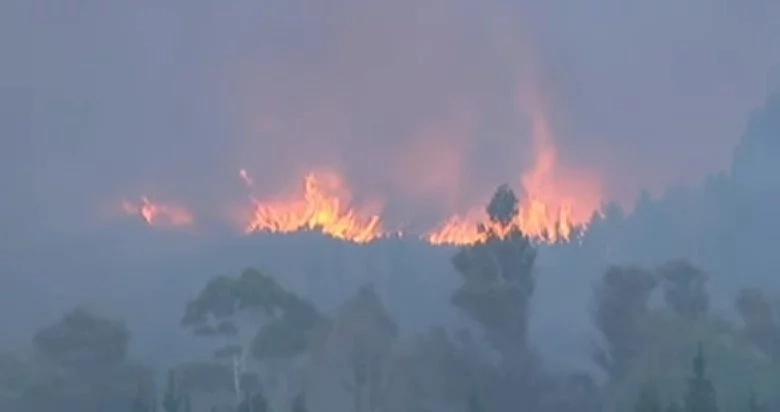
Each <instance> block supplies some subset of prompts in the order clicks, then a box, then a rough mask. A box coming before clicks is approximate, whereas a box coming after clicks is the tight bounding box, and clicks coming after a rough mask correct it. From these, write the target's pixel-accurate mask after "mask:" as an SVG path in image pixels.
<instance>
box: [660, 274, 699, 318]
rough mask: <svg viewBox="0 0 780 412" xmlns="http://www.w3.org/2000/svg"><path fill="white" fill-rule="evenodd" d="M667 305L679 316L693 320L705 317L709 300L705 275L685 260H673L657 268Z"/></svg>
mask: <svg viewBox="0 0 780 412" xmlns="http://www.w3.org/2000/svg"><path fill="white" fill-rule="evenodd" d="M659 272H660V277H661V278H662V279H663V280H664V281H665V283H664V298H665V299H666V303H667V305H668V306H669V307H670V308H671V309H672V310H674V311H675V312H676V313H677V314H678V315H679V316H682V317H684V318H688V319H690V320H695V319H696V318H699V317H700V316H703V315H706V313H707V310H708V309H709V299H708V297H707V291H706V290H705V284H706V283H707V275H706V274H705V273H704V272H703V271H702V270H701V269H699V268H697V267H695V266H693V265H692V264H691V263H690V262H688V261H686V260H674V261H670V262H667V263H665V264H664V265H662V266H661V267H660V268H659Z"/></svg>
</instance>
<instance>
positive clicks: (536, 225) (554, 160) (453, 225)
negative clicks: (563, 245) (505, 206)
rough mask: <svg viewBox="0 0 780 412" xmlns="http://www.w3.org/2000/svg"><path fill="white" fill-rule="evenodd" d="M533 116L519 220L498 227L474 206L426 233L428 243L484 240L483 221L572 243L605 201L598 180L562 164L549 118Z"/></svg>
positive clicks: (550, 240)
mask: <svg viewBox="0 0 780 412" xmlns="http://www.w3.org/2000/svg"><path fill="white" fill-rule="evenodd" d="M531 120H532V122H533V123H532V136H533V143H534V149H535V153H536V157H535V162H534V167H533V168H532V169H531V170H530V171H528V172H527V173H525V174H524V175H523V176H522V178H521V181H520V183H521V187H522V190H521V195H522V196H521V201H520V205H519V208H518V209H519V210H518V214H517V217H516V219H515V220H514V221H513V222H511V223H510V225H509V227H500V226H499V225H496V224H493V223H492V222H490V221H489V219H488V216H487V213H486V212H485V211H484V209H475V210H472V211H470V212H469V213H467V214H466V215H464V216H454V217H452V218H450V219H448V220H447V221H446V222H444V224H442V225H441V226H439V227H438V228H436V229H434V230H433V231H432V232H431V233H429V234H428V235H427V236H425V239H426V240H427V241H429V242H430V243H432V244H436V245H443V244H451V245H469V244H474V243H479V242H483V241H485V240H486V236H487V235H486V233H485V231H483V230H480V225H482V226H483V227H487V228H490V229H492V232H493V233H497V234H499V236H501V234H502V233H503V234H505V233H507V232H508V230H509V229H511V228H517V229H520V230H521V231H522V232H523V233H525V234H526V235H527V236H529V237H531V238H532V239H534V240H536V241H540V242H544V243H557V242H565V241H570V240H572V238H573V236H574V235H575V234H576V233H581V232H582V231H583V230H584V229H585V227H586V226H587V223H588V222H589V221H590V218H591V216H592V215H593V213H594V212H596V211H597V210H598V208H599V206H600V204H601V188H600V186H599V184H598V180H596V179H594V178H593V177H592V176H589V175H587V174H584V173H582V172H581V171H579V172H577V173H575V172H573V171H571V170H566V169H564V168H563V167H561V166H560V165H559V164H558V152H557V149H556V147H555V144H554V142H553V140H552V138H551V135H550V127H549V123H548V121H547V118H546V116H544V114H543V113H542V112H541V111H539V110H535V111H534V112H533V115H532V119H531Z"/></svg>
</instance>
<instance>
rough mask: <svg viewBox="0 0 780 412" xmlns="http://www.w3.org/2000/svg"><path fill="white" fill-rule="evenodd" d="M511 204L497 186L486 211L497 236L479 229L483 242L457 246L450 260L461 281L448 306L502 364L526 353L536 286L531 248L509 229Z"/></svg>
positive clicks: (513, 200) (510, 197)
mask: <svg viewBox="0 0 780 412" xmlns="http://www.w3.org/2000/svg"><path fill="white" fill-rule="evenodd" d="M516 203H517V198H516V197H515V196H514V193H512V191H511V189H509V187H508V186H506V185H504V186H501V187H499V189H498V190H497V191H496V194H495V195H494V196H493V199H492V200H491V202H490V205H489V206H488V213H489V214H490V215H491V220H493V221H494V222H496V223H498V224H500V225H503V227H502V229H499V230H501V232H502V233H497V232H496V231H495V230H494V229H493V228H492V227H488V228H482V230H484V231H485V232H486V234H487V241H486V242H483V243H477V244H475V245H471V246H466V247H464V248H462V249H461V250H460V251H459V252H458V253H457V254H456V255H455V256H454V257H453V260H452V263H453V265H454V267H455V269H456V270H457V271H458V273H459V274H460V275H461V277H462V278H463V284H462V285H461V286H460V288H458V290H456V291H455V293H454V295H453V296H452V302H453V304H454V305H455V306H457V307H458V308H460V309H461V310H462V311H463V312H464V313H465V314H466V315H468V316H469V317H470V318H471V319H473V320H474V321H476V322H477V323H478V324H479V325H480V326H481V327H482V329H483V331H484V332H485V336H486V338H487V340H488V341H489V342H490V343H491V344H492V345H493V347H494V348H495V349H497V350H498V351H499V352H500V353H501V354H502V356H504V358H505V361H507V362H509V361H512V362H515V361H518V360H520V359H523V358H524V357H525V355H527V345H528V342H527V334H528V305H529V302H530V299H531V295H532V294H533V291H534V286H535V281H534V278H533V267H534V262H535V260H536V250H535V248H534V247H533V246H532V245H531V242H530V239H529V238H528V237H527V236H526V235H525V234H524V233H522V232H521V231H520V230H519V229H518V228H517V227H516V226H514V225H512V226H509V222H511V221H512V220H513V219H514V218H515V217H516V214H517V205H516ZM504 232H505V233H504Z"/></svg>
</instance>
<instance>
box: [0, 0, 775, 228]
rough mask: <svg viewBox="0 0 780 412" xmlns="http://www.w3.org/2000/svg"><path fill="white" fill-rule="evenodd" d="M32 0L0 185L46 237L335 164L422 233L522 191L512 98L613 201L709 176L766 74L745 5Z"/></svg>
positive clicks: (273, 187) (22, 26)
mask: <svg viewBox="0 0 780 412" xmlns="http://www.w3.org/2000/svg"><path fill="white" fill-rule="evenodd" d="M49 3H50V2H45V1H32V2H8V3H7V4H4V5H3V6H2V7H3V10H2V11H3V13H0V14H2V15H3V16H4V17H2V23H4V24H3V25H2V26H3V29H2V30H3V33H4V34H5V35H4V36H3V38H4V40H3V43H2V44H3V46H4V47H3V49H4V51H5V53H4V54H5V59H4V60H6V61H10V63H9V64H8V65H7V66H6V67H5V68H4V69H3V75H2V84H3V87H2V95H1V96H0V102H2V104H1V105H0V106H1V107H11V108H13V110H10V111H3V113H6V114H5V115H3V118H2V119H3V121H2V123H0V124H1V125H2V126H0V127H2V132H3V136H4V137H3V144H4V146H5V145H6V144H7V143H9V146H12V147H13V150H3V151H2V153H3V160H4V162H3V166H1V167H2V170H1V171H2V174H3V188H4V189H7V193H13V196H12V197H13V202H14V203H18V206H14V208H13V210H19V211H24V212H19V213H26V214H27V215H29V216H28V218H27V219H26V221H27V222H32V223H29V224H30V225H36V226H37V227H40V228H45V229H47V230H55V229H56V230H79V229H82V228H84V227H87V226H89V225H92V224H95V215H96V212H95V210H96V208H97V207H98V206H97V205H101V204H102V203H103V202H105V201H106V199H117V198H120V197H124V196H129V197H132V198H138V197H139V196H141V195H149V196H151V197H165V198H169V199H172V200H175V201H176V202H180V203H182V204H187V205H197V206H193V208H195V209H196V210H194V213H195V215H196V216H201V215H204V214H215V213H221V212H220V211H221V208H223V207H224V204H225V203H226V202H229V201H233V202H240V201H243V200H245V191H244V190H243V185H242V182H241V181H240V179H238V178H237V176H236V173H237V171H238V170H239V169H240V168H246V169H247V170H249V171H250V172H251V173H252V176H254V177H255V180H256V182H255V186H256V189H257V191H259V192H262V193H271V194H273V193H278V192H280V191H287V190H289V188H290V187H294V186H295V185H298V184H299V182H300V179H301V178H302V176H303V175H304V174H305V173H306V172H307V171H309V170H310V169H317V168H327V169H330V170H339V171H340V172H342V173H343V174H344V175H345V177H346V179H347V180H348V181H349V182H350V183H351V184H352V185H353V186H354V187H353V193H354V194H355V196H356V197H358V198H359V197H360V196H365V197H367V198H369V199H375V198H377V197H381V198H382V200H383V201H384V202H385V215H386V216H387V217H388V219H394V220H396V221H397V222H400V223H414V222H406V220H408V219H411V218H413V217H414V216H412V215H411V213H410V211H414V212H415V216H423V217H424V219H426V220H427V221H428V223H431V222H435V221H437V220H439V219H441V218H443V217H445V216H447V215H449V214H450V213H452V212H457V211H462V210H463V209H464V208H467V207H470V206H472V205H476V204H481V203H482V202H484V200H485V199H486V198H487V196H489V193H490V192H491V191H492V190H493V189H494V188H495V186H496V185H497V184H499V183H502V182H509V183H513V184H516V185H517V184H520V177H521V175H522V174H523V172H525V171H527V170H528V169H529V168H532V167H533V166H534V162H535V161H536V159H535V153H534V144H533V139H532V137H531V136H532V113H530V112H529V110H528V109H529V107H531V108H534V107H536V108H538V107H542V108H544V110H545V116H546V117H547V119H548V120H549V122H550V123H551V125H552V129H553V130H554V131H555V133H554V136H553V139H552V141H553V142H554V145H555V148H556V150H557V153H558V163H559V164H562V165H564V166H566V170H573V171H575V172H576V173H579V172H578V171H585V172H587V173H586V174H588V176H590V175H595V176H596V177H597V179H598V180H599V181H600V185H601V186H603V187H604V189H605V191H606V192H605V196H606V197H608V198H610V199H613V198H614V199H620V200H624V201H626V200H630V199H632V198H633V196H634V194H635V193H636V192H637V191H638V190H639V189H640V188H642V187H649V188H651V189H654V190H660V189H662V188H664V187H667V186H669V185H671V184H674V183H677V182H680V181H686V180H695V179H698V178H700V177H701V176H704V175H706V174H708V173H710V172H711V171H712V170H715V169H720V168H725V167H726V166H727V165H728V160H729V158H730V153H731V149H732V147H733V146H734V144H735V142H736V139H737V138H738V136H739V131H740V130H742V127H743V123H744V119H745V118H746V114H747V112H748V111H749V110H750V109H751V108H753V107H755V106H757V105H759V104H760V102H761V101H763V98H764V96H765V94H766V91H767V89H768V87H769V86H772V85H776V84H777V77H772V76H773V75H772V74H771V73H772V70H777V68H778V64H780V53H779V52H778V51H777V49H776V47H774V44H773V42H772V41H771V40H772V39H773V38H776V37H777V35H778V34H780V33H778V30H780V29H778V28H777V26H776V25H772V24H771V23H772V22H773V21H776V20H777V17H778V5H777V4H776V2H771V1H760V0H753V1H748V2H736V1H727V0H724V1H719V2H716V4H711V3H712V2H705V1H699V0H694V1H689V2H685V3H684V4H681V3H679V2H677V1H672V0H664V1H660V2H652V3H647V4H643V5H627V4H624V3H621V2H617V1H614V0H600V1H598V2H597V3H593V2H590V3H588V4H585V3H580V2H571V1H562V0H560V1H551V2H530V1H521V2H507V1H499V0H490V1H485V2H479V3H475V2H466V1H462V0H458V1H443V0H426V1H422V2H420V1H412V0H401V1H394V2H378V1H370V2H366V1H358V0H337V1H329V2H320V1H313V0H292V1H290V0H287V1H282V0H268V1H259V2H258V1H248V0H240V1H235V2H230V3H229V4H223V3H211V2H200V1H196V2H193V1H186V2H185V1H174V2H166V3H165V4H158V3H153V2H142V3H137V2H135V3H132V4H131V3H126V4H118V3H110V4H109V3H105V2H97V1H89V0H85V1H82V2H79V6H78V7H64V6H57V5H55V4H49ZM6 23H7V24H6ZM9 39H19V40H21V41H14V40H9ZM20 119H21V120H20ZM6 136H8V137H6ZM659 165H663V167H660V166H659ZM583 173H584V172H583ZM589 179H590V178H589ZM358 200H359V199H358ZM197 209H199V210H197ZM11 223H13V224H15V225H19V224H21V223H19V222H18V221H13V222H12V221H9V222H8V224H9V225H10V224H11Z"/></svg>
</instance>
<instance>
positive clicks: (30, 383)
mask: <svg viewBox="0 0 780 412" xmlns="http://www.w3.org/2000/svg"><path fill="white" fill-rule="evenodd" d="M487 211H488V213H489V215H490V219H491V220H492V221H493V223H494V224H493V225H489V227H484V228H481V230H484V231H485V234H486V236H485V238H486V239H487V240H486V241H484V242H482V243H479V244H475V245H472V246H468V247H464V248H462V249H460V250H459V251H458V252H457V253H456V254H455V256H453V258H452V265H453V267H454V269H455V271H456V272H457V274H458V275H459V276H460V284H459V287H458V288H457V290H455V291H454V293H453V295H452V297H451V303H452V305H453V308H454V309H455V310H457V311H458V312H459V313H461V314H462V315H464V317H465V318H466V319H467V320H466V321H464V322H463V325H462V327H460V328H455V329H446V328H443V327H439V328H434V329H432V330H430V331H429V332H427V333H424V334H422V335H419V336H406V335H404V334H403V333H402V331H401V330H400V328H399V326H398V325H397V324H396V322H395V320H394V319H393V318H392V316H390V314H389V313H388V311H387V310H386V309H385V307H384V305H383V302H382V299H381V298H380V295H379V293H377V291H376V290H374V288H373V287H371V286H365V287H362V288H360V289H359V290H358V291H357V293H356V294H355V295H354V296H352V297H351V298H350V299H348V300H347V301H345V302H344V303H343V304H342V305H341V307H340V308H339V309H338V310H336V311H335V312H334V313H321V312H320V311H319V310H318V308H317V307H315V306H314V305H313V304H311V303H310V302H309V301H307V300H306V299H304V298H302V297H300V296H298V295H296V294H294V293H292V292H290V291H288V290H286V289H285V288H283V287H282V286H280V284H279V283H278V282H277V281H276V280H275V279H274V278H273V277H271V276H268V275H266V274H264V273H261V272H259V271H257V270H253V269H248V270H246V271H244V272H243V273H241V274H240V275H239V276H237V277H231V276H219V277H215V278H213V279H211V280H210V281H209V282H208V283H207V284H206V285H205V287H204V288H203V289H202V290H201V291H200V293H199V294H198V295H197V296H195V297H194V298H193V299H192V300H191V301H189V302H187V303H186V305H185V306H184V308H183V316H182V317H181V327H182V328H184V329H186V330H188V331H190V332H191V334H192V336H193V338H194V339H195V340H197V341H198V342H200V343H201V344H202V346H203V347H208V348H210V349H209V350H210V352H211V353H208V354H206V353H204V356H203V357H202V358H200V359H193V360H192V361H191V362H189V363H185V364H178V365H173V368H172V369H171V370H170V372H169V373H168V375H167V377H166V378H165V379H164V382H165V384H164V385H162V388H161V389H160V388H158V386H159V385H157V384H156V383H155V373H154V371H153V370H152V368H149V367H147V366H144V365H140V364H138V363H137V362H133V361H132V359H131V358H130V357H129V356H128V347H129V343H130V338H131V335H130V331H129V330H128V329H127V328H126V327H125V325H124V324H123V323H122V322H118V321H114V320H111V319H107V318H104V317H102V316H99V315H97V314H95V313H92V312H90V311H87V310H85V309H83V308H76V309H74V310H72V311H71V312H68V313H66V314H65V315H64V316H63V317H62V318H61V319H60V320H59V322H57V323H56V324H54V325H51V326H49V327H46V328H43V329H41V330H40V331H39V332H38V333H36V334H35V336H34V337H33V339H32V354H31V355H30V356H29V359H25V360H20V359H18V358H15V357H10V356H6V357H4V358H2V362H1V363H0V379H1V381H0V388H2V390H3V392H2V393H0V401H2V402H3V403H2V404H0V406H2V408H0V410H9V411H18V412H43V411H58V412H60V411H79V412H81V411H111V412H118V411H133V412H142V411H143V412H149V411H158V410H160V411H165V412H191V411H195V412H201V411H203V412H208V411H231V412H233V411H241V412H243V411H254V412H261V411H289V410H294V411H297V412H301V411H305V410H307V409H308V410H312V411H315V412H316V411H354V412H375V411H376V412H378V411H383V412H390V411H399V412H437V411H458V410H460V411H469V412H471V411H484V412H510V411H517V410H523V411H530V412H596V411H606V412H612V411H615V412H617V411H628V410H636V411H674V410H679V411H686V412H694V411H695V412H709V411H715V410H718V408H720V410H724V411H725V410H744V409H745V408H752V409H749V410H751V411H754V410H764V411H770V410H778V406H780V399H778V394H777V391H776V388H777V387H778V383H779V382H780V368H778V366H777V363H776V362H775V361H776V360H777V357H778V355H780V327H779V326H778V325H777V323H776V321H775V319H774V315H773V314H774V313H775V307H774V305H773V304H772V302H771V301H769V300H768V299H767V298H766V297H765V296H764V295H763V293H761V291H760V290H757V289H746V290H744V291H742V292H741V293H740V294H739V295H738V296H737V299H736V302H735V308H736V309H737V312H738V313H739V315H740V316H741V318H742V325H741V326H735V325H733V324H732V323H731V322H729V321H727V320H724V319H722V318H720V317H719V316H716V315H715V314H713V313H711V311H710V300H709V296H708V294H707V290H706V285H707V280H708V277H707V275H706V273H704V272H703V271H702V270H700V269H699V268H697V267H695V266H693V265H691V264H690V263H688V262H687V261H684V260H675V261H671V262H668V263H665V264H663V265H661V266H659V267H657V268H653V269H647V268H642V267H635V266H617V267H612V268H610V269H608V270H607V271H606V272H605V273H604V274H603V276H602V277H601V278H600V280H599V281H598V282H597V283H596V284H595V285H594V289H593V301H592V303H593V306H592V307H591V316H592V319H593V323H594V326H595V330H596V331H597V332H598V336H597V337H596V339H595V340H594V341H593V342H592V345H591V348H592V350H593V351H592V352H593V361H594V365H596V367H595V368H593V369H590V370H581V371H561V370H553V369H552V368H550V367H549V366H548V365H547V363H546V362H545V360H544V359H542V358H541V357H540V356H539V355H538V353H537V351H536V348H535V347H534V345H532V343H531V341H530V340H529V321H530V319H531V316H530V315H531V302H532V297H533V295H534V291H535V289H536V278H535V262H536V256H537V254H536V248H535V246H534V245H533V244H532V242H531V241H530V239H529V238H528V237H526V236H525V235H524V234H523V233H522V232H520V231H519V230H518V229H517V228H515V227H514V226H513V225H510V224H509V222H511V221H512V219H513V218H514V217H515V215H516V214H517V213H518V201H517V198H516V196H515V194H514V193H513V192H512V190H511V189H509V187H508V186H501V187H499V189H498V190H497V192H496V194H495V195H494V197H493V199H492V200H491V202H490V204H489V205H488V207H487ZM658 292H660V293H658ZM657 298H658V299H657ZM561 304H565V302H561ZM160 316H168V314H165V313H163V314H160ZM704 348H706V354H707V359H705V350H704ZM692 359H693V372H691V371H690V362H691V360H692ZM599 375H602V376H603V378H601V377H600V376H599ZM715 388H718V390H719V392H718V393H716V390H715ZM757 399H761V400H763V401H764V403H763V404H762V405H759V403H758V401H757ZM762 408H763V409H762Z"/></svg>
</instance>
